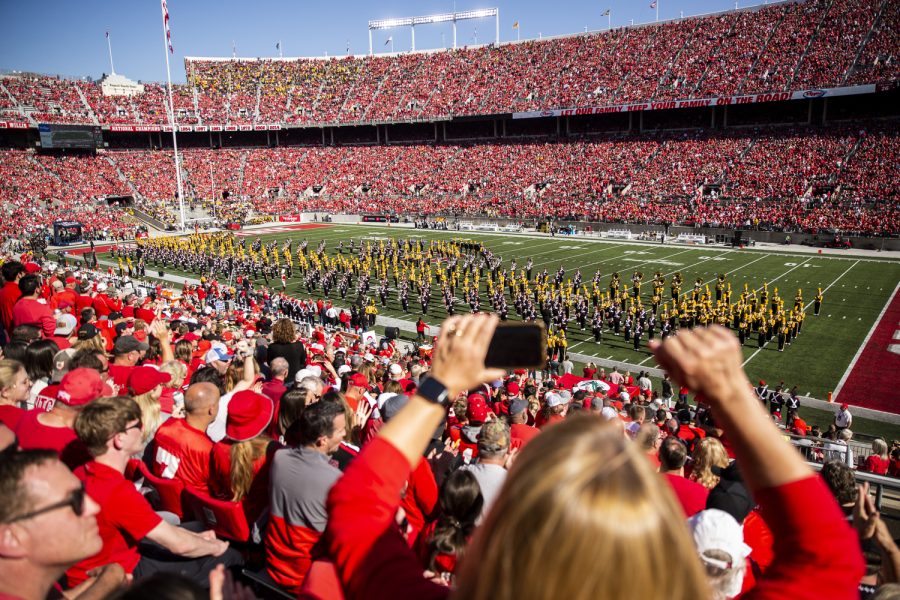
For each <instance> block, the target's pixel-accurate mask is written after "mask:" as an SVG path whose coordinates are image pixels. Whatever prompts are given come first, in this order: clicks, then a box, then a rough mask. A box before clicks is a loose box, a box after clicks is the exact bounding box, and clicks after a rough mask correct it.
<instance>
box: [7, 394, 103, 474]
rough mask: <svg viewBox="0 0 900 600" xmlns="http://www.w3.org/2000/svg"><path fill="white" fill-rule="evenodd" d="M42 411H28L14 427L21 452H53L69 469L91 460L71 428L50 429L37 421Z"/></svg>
mask: <svg viewBox="0 0 900 600" xmlns="http://www.w3.org/2000/svg"><path fill="white" fill-rule="evenodd" d="M43 414H46V413H45V412H44V411H43V410H42V409H35V410H29V411H28V412H26V413H25V414H24V415H22V418H21V419H19V424H18V425H16V437H17V438H18V439H19V447H21V448H22V450H38V449H41V450H53V451H55V452H56V453H57V454H59V459H60V460H61V461H63V462H64V463H66V465H67V466H68V467H69V468H70V469H73V470H74V469H75V468H76V467H80V466H81V465H83V464H84V463H86V462H88V461H89V460H91V455H90V454H89V453H88V451H87V448H86V447H85V445H84V444H83V443H82V442H81V440H79V439H78V436H77V435H76V434H75V430H74V429H72V428H71V427H51V426H49V425H44V424H43V423H41V422H40V421H39V420H38V417H39V416H40V415H43Z"/></svg>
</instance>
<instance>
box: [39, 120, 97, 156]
mask: <svg viewBox="0 0 900 600" xmlns="http://www.w3.org/2000/svg"><path fill="white" fill-rule="evenodd" d="M38 132H39V133H40V136H41V148H43V149H44V150H53V149H57V148H84V149H88V150H96V149H98V148H102V147H103V134H102V132H101V130H100V126H99V125H61V124H55V123H54V124H50V123H41V124H39V125H38Z"/></svg>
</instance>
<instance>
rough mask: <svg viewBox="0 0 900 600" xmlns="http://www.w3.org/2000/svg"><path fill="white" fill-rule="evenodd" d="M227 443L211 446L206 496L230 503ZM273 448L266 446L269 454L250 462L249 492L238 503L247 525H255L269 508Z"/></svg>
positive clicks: (229, 458)
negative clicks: (207, 493)
mask: <svg viewBox="0 0 900 600" xmlns="http://www.w3.org/2000/svg"><path fill="white" fill-rule="evenodd" d="M232 445H233V442H231V441H230V440H227V439H226V440H222V441H221V442H216V443H215V444H213V449H212V460H211V461H210V467H209V492H210V496H212V497H213V498H218V499H220V500H231V499H232V498H233V497H234V490H232V488H231V446H232ZM275 446H276V444H269V450H268V451H266V452H265V453H264V454H263V455H262V456H260V457H259V458H257V459H256V460H255V461H253V480H252V482H251V483H250V491H249V492H247V495H246V496H244V498H243V499H242V500H241V505H242V506H243V507H244V515H245V516H246V517H247V522H248V523H254V522H255V521H256V520H257V519H258V518H259V517H260V515H262V513H263V511H264V510H265V509H266V508H268V506H269V468H270V466H271V462H270V461H269V458H270V456H271V454H272V453H273V452H274V448H275Z"/></svg>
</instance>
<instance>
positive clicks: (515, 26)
mask: <svg viewBox="0 0 900 600" xmlns="http://www.w3.org/2000/svg"><path fill="white" fill-rule="evenodd" d="M518 28H519V22H518V21H516V22H515V23H513V29H518Z"/></svg>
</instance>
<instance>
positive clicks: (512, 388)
mask: <svg viewBox="0 0 900 600" xmlns="http://www.w3.org/2000/svg"><path fill="white" fill-rule="evenodd" d="M506 393H507V394H509V395H510V396H517V395H518V394H519V384H518V383H516V382H515V381H510V382H509V383H507V384H506Z"/></svg>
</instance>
